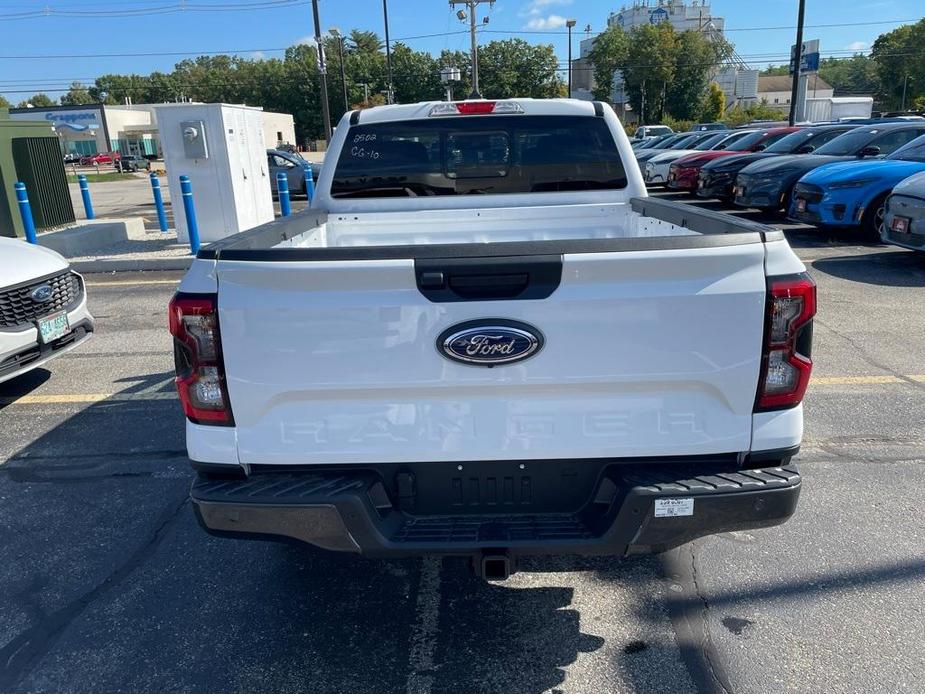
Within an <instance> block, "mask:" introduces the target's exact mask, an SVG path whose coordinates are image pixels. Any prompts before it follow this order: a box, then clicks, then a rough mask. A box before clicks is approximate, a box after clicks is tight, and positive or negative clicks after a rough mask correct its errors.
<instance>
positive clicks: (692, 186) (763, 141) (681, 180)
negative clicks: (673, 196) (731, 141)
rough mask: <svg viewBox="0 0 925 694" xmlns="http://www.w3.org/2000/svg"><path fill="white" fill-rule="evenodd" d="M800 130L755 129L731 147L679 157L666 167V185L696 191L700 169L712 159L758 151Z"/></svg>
mask: <svg viewBox="0 0 925 694" xmlns="http://www.w3.org/2000/svg"><path fill="white" fill-rule="evenodd" d="M797 130H800V128H798V127H785V128H768V129H767V130H756V131H755V132H753V133H752V134H750V135H746V136H745V137H743V138H742V139H741V140H739V141H738V142H736V143H735V145H733V149H721V150H707V151H706V152H697V153H695V154H688V155H686V156H684V157H681V158H680V159H678V160H677V161H676V162H674V163H673V164H672V165H671V167H670V168H669V169H668V187H669V188H672V189H674V190H686V191H689V192H691V193H696V192H697V178H698V177H699V176H700V169H701V168H702V167H703V165H704V164H707V163H709V162H711V161H713V160H714V159H719V158H720V157H728V156H731V155H733V154H747V153H749V152H760V151H761V150H763V149H765V148H766V147H770V146H771V145H773V144H774V143H775V142H777V141H778V140H780V139H781V138H782V137H785V136H787V135H789V134H790V133H792V132H796V131H797Z"/></svg>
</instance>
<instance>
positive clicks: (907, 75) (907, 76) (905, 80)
mask: <svg viewBox="0 0 925 694" xmlns="http://www.w3.org/2000/svg"><path fill="white" fill-rule="evenodd" d="M908 88H909V73H908V72H907V73H906V78H905V79H904V80H903V105H902V107H901V108H900V109H899V110H900V111H905V110H906V90H907V89H908Z"/></svg>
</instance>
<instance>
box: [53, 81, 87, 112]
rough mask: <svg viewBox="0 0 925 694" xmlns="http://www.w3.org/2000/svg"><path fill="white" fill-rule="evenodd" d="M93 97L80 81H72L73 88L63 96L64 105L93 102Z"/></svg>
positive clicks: (62, 102)
mask: <svg viewBox="0 0 925 694" xmlns="http://www.w3.org/2000/svg"><path fill="white" fill-rule="evenodd" d="M92 103H93V97H92V96H90V92H89V91H88V90H87V88H86V87H85V86H84V85H83V84H81V83H80V82H71V88H70V90H68V92H67V94H65V95H64V96H62V97H61V105H62V106H82V105H83V104H92Z"/></svg>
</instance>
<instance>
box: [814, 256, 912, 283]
mask: <svg viewBox="0 0 925 694" xmlns="http://www.w3.org/2000/svg"><path fill="white" fill-rule="evenodd" d="M813 267H814V268H815V269H816V270H818V271H819V272H824V273H826V274H827V275H831V276H832V277H838V278H839V279H844V280H849V281H851V282H863V283H865V284H878V285H881V286H886V287H925V254H923V253H916V252H915V251H906V252H896V251H884V252H881V253H868V254H865V255H845V256H838V257H835V258H820V259H819V260H815V261H813Z"/></svg>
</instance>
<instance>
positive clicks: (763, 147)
mask: <svg viewBox="0 0 925 694" xmlns="http://www.w3.org/2000/svg"><path fill="white" fill-rule="evenodd" d="M767 148H768V146H767V145H755V151H756V152H761V151H763V150H766V149H767Z"/></svg>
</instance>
